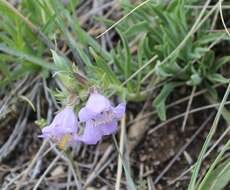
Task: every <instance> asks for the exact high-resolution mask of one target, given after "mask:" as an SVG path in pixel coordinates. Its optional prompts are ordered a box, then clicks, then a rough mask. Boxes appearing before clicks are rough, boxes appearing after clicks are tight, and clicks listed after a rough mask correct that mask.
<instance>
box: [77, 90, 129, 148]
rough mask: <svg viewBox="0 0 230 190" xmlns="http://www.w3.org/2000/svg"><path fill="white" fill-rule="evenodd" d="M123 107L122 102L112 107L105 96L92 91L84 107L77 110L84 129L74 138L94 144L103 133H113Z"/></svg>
mask: <svg viewBox="0 0 230 190" xmlns="http://www.w3.org/2000/svg"><path fill="white" fill-rule="evenodd" d="M125 107H126V105H125V104H124V103H121V104H119V105H118V106H116V107H113V106H112V105H111V102H110V101H109V100H108V99H107V98H106V97H105V96H103V95H101V94H99V93H98V92H94V93H92V94H91V95H90V97H89V99H88V101H87V103H86V105H85V107H83V108H81V110H80V111H79V120H80V122H81V123H84V124H85V129H84V132H83V134H82V135H80V136H77V137H76V139H77V140H80V141H82V142H84V143H86V144H96V143H97V142H98V141H100V140H101V138H102V137H103V136H104V135H110V134H113V133H115V132H116V131H117V122H118V120H119V119H121V117H122V116H123V114H124V113H125Z"/></svg>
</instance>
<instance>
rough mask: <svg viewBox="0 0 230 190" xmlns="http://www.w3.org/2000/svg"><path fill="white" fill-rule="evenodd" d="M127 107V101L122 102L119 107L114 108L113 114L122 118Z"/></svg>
mask: <svg viewBox="0 0 230 190" xmlns="http://www.w3.org/2000/svg"><path fill="white" fill-rule="evenodd" d="M125 109H126V104H125V103H121V104H119V105H118V106H117V107H115V108H113V114H114V116H115V118H116V119H121V118H122V116H123V115H124V113H125Z"/></svg>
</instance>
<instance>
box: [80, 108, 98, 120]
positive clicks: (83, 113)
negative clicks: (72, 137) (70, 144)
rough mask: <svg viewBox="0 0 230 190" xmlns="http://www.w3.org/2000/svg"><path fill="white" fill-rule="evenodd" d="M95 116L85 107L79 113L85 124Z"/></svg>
mask: <svg viewBox="0 0 230 190" xmlns="http://www.w3.org/2000/svg"><path fill="white" fill-rule="evenodd" d="M94 116H95V113H94V112H92V111H91V110H90V109H88V108H87V107H83V108H81V109H80V111H79V113H78V117H79V120H80V121H82V122H84V121H88V120H90V119H92V118H93V117H94Z"/></svg>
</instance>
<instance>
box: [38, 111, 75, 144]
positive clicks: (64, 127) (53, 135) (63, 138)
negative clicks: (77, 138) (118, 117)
mask: <svg viewBox="0 0 230 190" xmlns="http://www.w3.org/2000/svg"><path fill="white" fill-rule="evenodd" d="M77 130H78V120H77V117H76V115H75V113H74V111H73V109H72V108H71V107H66V108H65V109H64V110H63V111H61V112H59V113H58V114H57V115H56V116H55V117H54V120H53V121H52V123H51V124H50V125H49V126H46V127H44V128H43V129H42V135H40V136H39V137H42V138H45V139H51V140H53V141H54V142H56V143H58V144H59V147H60V148H65V146H66V145H70V144H71V141H72V139H73V136H74V134H76V133H77Z"/></svg>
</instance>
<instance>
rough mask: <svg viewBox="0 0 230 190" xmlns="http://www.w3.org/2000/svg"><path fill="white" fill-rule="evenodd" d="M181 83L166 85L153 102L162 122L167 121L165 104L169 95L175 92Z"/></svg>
mask: <svg viewBox="0 0 230 190" xmlns="http://www.w3.org/2000/svg"><path fill="white" fill-rule="evenodd" d="M179 85H180V83H168V84H166V85H164V87H163V88H162V90H161V92H160V94H159V95H158V96H157V97H156V98H155V100H154V101H153V106H154V107H155V108H156V110H157V113H158V116H159V117H160V119H161V120H162V121H165V120H166V109H165V102H166V99H167V98H168V96H169V94H170V93H171V92H172V91H173V90H174V88H175V87H177V86H179Z"/></svg>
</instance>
